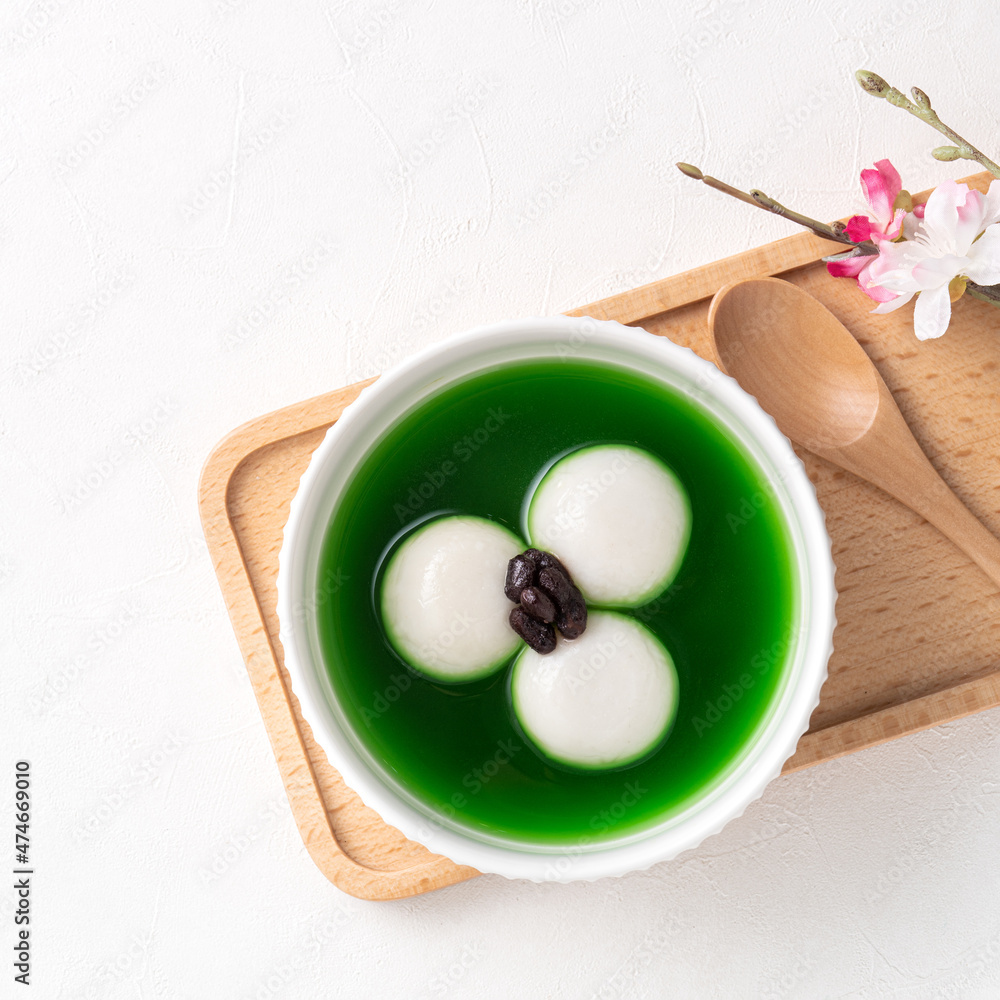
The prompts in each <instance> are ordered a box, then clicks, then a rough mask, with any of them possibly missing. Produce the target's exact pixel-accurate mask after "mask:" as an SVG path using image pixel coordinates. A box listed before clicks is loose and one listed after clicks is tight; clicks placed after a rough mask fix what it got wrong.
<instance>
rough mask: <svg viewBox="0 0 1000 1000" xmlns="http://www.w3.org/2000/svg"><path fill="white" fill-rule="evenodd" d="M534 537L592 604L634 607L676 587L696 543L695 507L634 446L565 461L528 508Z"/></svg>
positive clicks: (588, 451)
mask: <svg viewBox="0 0 1000 1000" xmlns="http://www.w3.org/2000/svg"><path fill="white" fill-rule="evenodd" d="M526 520H527V529H528V538H529V539H530V541H531V544H532V545H533V546H535V547H536V548H539V549H543V550H545V551H548V552H552V553H553V554H554V555H556V556H558V557H559V559H561V560H562V562H563V563H565V565H566V568H567V569H568V570H569V571H570V573H571V574H572V575H573V581H574V583H576V585H577V586H578V587H579V588H580V590H581V592H582V593H583V596H584V597H585V598H586V599H587V600H588V602H593V603H594V604H598V605H603V606H605V607H617V608H631V607H638V606H639V605H641V604H645V603H646V602H648V601H651V600H652V599H653V598H654V597H656V596H657V594H659V593H660V592H661V591H663V589H664V588H665V587H666V586H667V585H668V584H669V583H670V581H671V580H673V578H674V576H676V574H677V570H678V569H679V568H680V564H681V561H682V560H683V558H684V552H685V551H686V549H687V544H688V539H689V538H690V536H691V506H690V503H689V501H688V496H687V493H686V491H685V489H684V487H683V486H682V485H681V484H680V482H679V480H678V479H677V477H676V476H675V475H674V474H673V472H671V471H670V469H668V468H667V467H666V466H665V465H664V464H663V463H662V462H661V461H660V460H659V459H657V458H654V457H653V456H652V455H650V454H649V452H647V451H643V450H642V449H641V448H635V447H632V446H630V445H595V446H593V447H588V448H581V449H580V450H579V451H575V452H573V453H571V454H569V455H567V456H566V457H565V458H561V459H560V460H559V461H558V462H556V463H555V465H553V466H552V468H551V469H549V471H548V472H547V473H546V474H545V475H544V477H543V478H542V479H541V481H540V482H539V484H538V486H537V487H536V488H535V491H534V493H533V494H532V497H531V500H530V502H529V505H528V515H527V519H526Z"/></svg>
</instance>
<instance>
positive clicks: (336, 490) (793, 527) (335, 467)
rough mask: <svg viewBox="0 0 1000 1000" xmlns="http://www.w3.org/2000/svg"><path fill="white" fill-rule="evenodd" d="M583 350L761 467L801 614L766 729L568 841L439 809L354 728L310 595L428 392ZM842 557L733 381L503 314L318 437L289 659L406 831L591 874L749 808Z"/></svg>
mask: <svg viewBox="0 0 1000 1000" xmlns="http://www.w3.org/2000/svg"><path fill="white" fill-rule="evenodd" d="M552 357H555V358H559V357H574V358H579V359H586V360H591V361H597V362H602V361H603V362H611V363H613V364H615V365H616V366H619V367H621V366H625V367H628V368H632V369H635V370H637V371H639V372H641V373H642V374H643V375H645V376H646V377H647V378H654V379H656V380H658V381H660V382H662V383H664V384H666V385H668V386H670V387H672V388H673V389H675V390H677V391H680V392H682V393H685V394H686V395H687V396H688V397H689V398H691V399H692V400H693V401H694V402H695V403H696V404H697V405H699V406H701V407H702V408H703V410H705V411H706V412H707V413H708V414H710V416H711V417H712V418H713V419H714V420H715V422H716V423H717V424H719V425H722V426H724V427H725V428H726V430H727V431H728V432H729V434H730V436H731V437H732V438H734V439H735V440H737V441H738V442H739V443H740V445H741V446H742V448H743V449H744V451H745V453H746V454H747V455H749V456H750V457H751V458H752V459H753V460H755V461H756V463H757V464H758V465H759V466H760V468H761V469H762V470H763V471H764V473H765V475H766V477H767V480H768V483H769V486H770V489H771V490H772V491H773V497H774V499H775V500H776V501H777V503H778V504H779V505H780V508H781V510H782V511H783V513H784V517H785V520H786V522H787V524H788V526H789V529H790V535H791V540H792V545H793V549H794V556H795V559H796V562H797V568H798V577H799V580H800V589H799V594H798V597H799V601H798V605H799V620H798V622H797V623H796V627H795V628H794V629H793V637H792V643H793V649H792V651H791V656H790V660H789V664H790V665H789V668H788V669H787V670H786V672H785V680H784V683H783V686H782V687H781V688H780V690H779V691H777V692H776V693H775V695H774V701H773V703H772V709H771V712H770V714H769V716H767V718H766V721H765V723H764V725H763V727H762V729H761V730H760V732H759V733H758V736H757V738H756V740H755V741H754V742H753V743H752V744H751V745H750V747H749V748H748V749H746V750H745V751H744V753H743V754H742V756H741V757H739V758H738V759H737V761H736V762H735V763H734V764H733V765H732V766H731V769H730V771H729V772H728V773H726V774H724V776H723V777H722V779H721V780H720V781H718V782H717V783H716V784H715V785H713V786H712V787H710V789H708V790H707V791H705V792H704V793H702V794H701V795H700V797H698V798H697V799H696V800H695V801H694V802H692V803H691V804H690V805H689V806H688V807H686V808H685V809H684V810H683V811H682V812H680V813H677V814H675V815H673V816H671V817H669V818H668V819H666V820H664V822H663V823H662V824H660V825H658V826H654V827H652V828H650V829H647V830H644V831H641V832H633V833H631V834H629V835H625V836H622V837H621V838H619V839H617V840H615V839H612V840H602V841H600V842H584V841H581V842H580V843H579V844H577V845H574V846H572V847H565V846H563V847H554V846H552V845H530V844H525V843H523V842H512V841H504V840H502V839H496V838H489V837H487V836H485V835H479V834H475V833H473V832H471V831H469V830H468V829H463V828H462V826H461V824H460V823H459V822H458V821H457V818H454V817H446V816H443V815H440V814H435V813H434V812H432V811H430V810H429V808H428V807H426V806H424V805H422V803H420V802H419V801H418V800H417V798H416V797H415V796H413V795H412V794H410V792H409V791H408V790H407V789H406V788H405V787H402V786H401V785H400V784H399V783H398V782H397V781H396V780H395V779H394V778H393V777H392V776H390V775H389V774H388V773H386V772H385V771H384V770H383V768H382V767H381V765H380V763H379V761H378V760H376V759H374V758H373V757H372V756H371V755H370V753H369V752H368V751H367V750H366V748H365V747H364V746H363V745H362V743H361V742H360V740H358V739H357V738H356V737H355V736H354V734H353V733H352V731H351V728H350V726H349V724H348V722H347V719H346V717H345V715H344V713H343V712H342V711H341V709H340V707H339V706H338V704H337V699H336V696H335V694H334V691H333V687H332V685H331V683H330V681H329V678H328V676H327V673H326V670H325V668H324V666H323V657H322V654H321V651H320V645H319V637H318V632H317V627H316V611H317V607H318V606H320V605H321V604H322V602H323V601H325V600H326V599H335V595H332V596H331V595H325V594H317V593H316V580H317V577H318V563H319V554H320V546H321V541H322V539H323V535H324V533H325V531H326V528H327V525H328V523H329V520H330V516H331V514H332V511H333V509H334V505H335V504H336V502H337V499H338V497H339V496H340V494H341V493H342V491H343V490H344V489H345V487H346V485H347V483H348V481H349V479H350V477H351V474H352V471H353V470H354V469H355V468H356V467H357V466H358V464H359V463H360V462H361V461H362V459H363V458H364V456H365V455H366V454H367V453H368V451H369V449H370V448H371V447H372V446H373V445H374V444H375V442H376V441H377V440H378V439H379V437H380V436H381V434H382V433H383V432H384V431H385V430H386V429H387V428H388V427H389V426H391V425H392V424H394V423H395V422H396V421H397V420H398V419H399V418H400V417H401V416H403V415H404V414H405V413H407V412H408V411H410V410H411V409H412V408H413V407H414V406H415V405H416V404H417V403H418V402H419V401H421V400H422V399H424V398H425V397H426V396H428V395H429V394H431V393H435V392H438V391H440V390H441V389H443V388H444V387H446V386H447V385H449V384H451V383H453V382H455V381H457V380H461V379H464V378H466V377H468V376H469V375H471V374H473V373H475V372H478V371H481V370H483V369H485V368H492V367H495V366H496V365H499V364H504V363H510V362H516V361H522V360H526V359H537V358H552ZM833 572H834V570H833V561H832V558H831V555H830V540H829V537H828V535H827V533H826V527H825V522H824V517H823V514H822V511H821V510H820V507H819V505H818V503H817V502H816V494H815V492H814V490H813V487H812V484H811V483H810V481H809V479H808V477H807V476H806V474H805V471H804V469H803V467H802V464H801V462H800V461H799V460H798V458H797V457H796V455H795V452H794V451H793V450H792V447H791V445H790V444H789V443H788V440H787V439H786V438H785V437H784V435H782V434H781V432H780V431H779V430H778V429H777V427H776V426H775V424H774V421H773V420H772V419H771V417H770V416H768V415H767V414H766V413H765V412H764V411H763V410H762V409H761V408H760V407H759V406H758V405H757V402H756V400H755V399H754V398H753V397H752V396H750V395H748V394H747V393H745V392H744V391H743V390H742V389H741V388H740V387H739V386H738V385H737V384H736V382H734V381H733V380H732V379H731V378H729V377H728V376H726V375H723V374H722V373H721V372H720V371H719V369H718V368H716V367H715V366H714V365H711V364H709V363H708V362H707V361H704V360H702V359H701V358H699V357H698V356H697V355H696V354H694V353H693V352H692V351H689V350H688V349H687V348H683V347H678V346H677V345H676V344H673V343H671V342H670V341H668V340H665V339H663V338H661V337H655V336H653V335H651V334H648V333H646V332H645V331H643V330H637V329H634V328H632V327H626V326H621V325H620V324H618V323H613V322H608V321H600V320H594V319H589V318H586V317H583V318H570V317H564V316H559V317H555V318H548V319H526V320H519V321H516V322H508V323H500V324H497V325H495V326H489V327H485V328H482V329H479V330H474V331H472V332H471V333H466V334H463V335H461V336H458V337H453V338H451V339H449V340H446V341H444V342H442V343H440V344H436V345H434V346H433V347H430V348H427V349H426V350H424V351H422V352H420V353H419V354H417V355H415V356H414V357H412V358H410V359H409V360H408V361H406V362H405V363H403V364H401V365H399V366H398V367H397V368H394V369H393V370H392V371H391V372H389V373H387V374H385V375H383V376H382V377H381V378H380V379H379V380H378V381H377V382H376V383H374V385H372V386H370V387H369V388H367V389H365V390H364V392H362V394H361V395H360V396H359V397H358V399H357V401H356V402H354V403H352V404H351V406H349V407H348V408H347V409H346V410H345V411H344V414H343V416H342V417H341V418H340V420H338V421H337V423H336V424H334V425H333V427H332V428H331V429H330V431H329V432H328V433H327V435H326V438H325V439H324V441H323V443H322V444H321V445H320V446H319V448H317V449H316V452H315V453H314V455H313V457H312V460H311V461H310V464H309V467H308V468H307V470H306V472H305V474H304V475H303V477H302V481H301V483H300V485H299V489H298V492H297V493H296V495H295V498H294V500H293V501H292V505H291V511H290V513H289V518H288V523H287V525H286V527H285V536H284V543H283V545H282V549H281V556H280V566H279V572H278V615H279V619H280V622H281V641H282V644H283V646H284V651H285V664H286V666H287V668H288V671H289V674H290V675H291V680H292V687H293V689H294V691H295V694H296V695H297V696H298V698H299V701H300V703H301V706H302V712H303V714H304V716H305V718H306V719H307V720H308V722H309V724H310V725H311V726H312V730H313V734H314V736H315V737H316V740H317V741H318V742H319V744H320V746H322V748H323V750H324V751H325V752H326V754H327V756H328V757H329V759H330V762H331V763H332V764H333V766H334V767H336V768H337V769H338V770H339V771H340V772H341V774H342V775H343V777H344V780H345V781H346V782H347V784H348V785H349V786H350V787H351V788H353V789H354V790H355V791H356V792H357V793H358V795H360V797H361V799H362V800H363V801H364V802H365V804H366V805H368V806H370V807H371V808H373V809H374V810H375V811H376V812H378V813H379V814H380V815H381V816H382V818H383V819H384V820H386V822H388V823H391V824H392V825H393V826H395V827H397V828H398V829H399V830H401V831H402V832H403V833H404V834H405V835H406V836H407V837H409V838H411V839H412V840H415V841H418V842H419V843H422V844H424V845H425V846H427V847H428V848H430V850H432V851H433V852H435V853H437V854H443V855H445V856H446V857H448V858H451V859H452V860H453V861H455V862H457V863H458V864H463V865H471V866H472V867H474V868H477V869H479V871H483V872H495V873H497V874H500V875H505V876H507V877H509V878H527V879H532V880H535V881H542V880H556V881H563V882H568V881H573V880H575V879H587V880H592V879H596V878H602V877H605V876H609V875H621V874H624V873H625V872H629V871H634V870H636V869H642V868H647V867H649V866H650V865H652V864H654V863H656V862H657V861H664V860H666V859H668V858H672V857H674V856H676V855H677V854H679V853H680V852H681V851H685V850H687V849H689V848H692V847H695V846H697V845H698V844H699V843H701V841H702V840H703V839H704V838H705V837H706V836H708V835H709V834H712V833H715V832H717V831H718V830H720V829H721V828H722V827H723V826H724V825H725V824H726V823H727V822H728V821H729V820H731V819H733V818H734V817H736V816H739V815H740V814H741V813H742V812H743V811H744V810H745V809H746V807H747V806H748V805H749V804H750V803H751V802H752V801H753V800H754V799H756V798H758V797H759V796H760V795H761V793H762V792H763V790H764V787H765V785H767V783H768V782H769V781H771V779H772V778H775V777H776V776H777V775H778V774H779V773H780V771H781V766H782V764H783V763H784V761H785V760H786V759H787V758H788V757H790V756H791V755H792V753H793V752H794V750H795V745H796V743H797V742H798V740H799V737H800V736H801V735H802V734H803V733H804V732H805V731H806V729H807V728H808V725H809V717H810V715H811V714H812V711H813V709H814V708H815V707H816V704H817V703H818V701H819V693H820V688H821V687H822V685H823V681H824V680H825V679H826V670H827V660H828V659H829V656H830V653H831V651H832V637H833V628H834V624H835V619H834V605H835V602H836V591H835V589H834V582H833Z"/></svg>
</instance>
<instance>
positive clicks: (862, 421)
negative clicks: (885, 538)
mask: <svg viewBox="0 0 1000 1000" xmlns="http://www.w3.org/2000/svg"><path fill="white" fill-rule="evenodd" d="M708 325H709V329H710V331H711V334H712V337H713V340H714V343H715V353H716V357H717V359H718V362H719V367H720V368H722V370H723V371H725V372H726V373H727V374H729V375H732V377H733V378H735V379H736V381H737V382H739V384H740V385H741V386H742V387H743V388H744V389H745V390H746V391H747V392H749V393H750V394H751V395H753V396H755V397H756V398H757V402H758V403H760V405H761V406H762V407H763V408H764V409H765V410H766V411H767V412H768V413H770V414H771V416H772V417H774V420H775V423H777V425H778V427H779V428H780V429H781V431H782V432H783V433H784V434H785V435H786V436H787V437H788V438H790V439H791V440H792V441H795V442H797V443H798V444H801V445H803V446H804V447H806V448H808V449H809V450H810V451H812V452H814V453H815V454H817V455H819V456H820V457H821V458H825V459H827V460H828V461H830V462H833V463H834V464H836V465H839V466H841V467H842V468H845V469H847V470H848V471H850V472H853V473H855V474H856V475H858V476H860V477H861V478H862V479H867V480H868V481H869V482H871V483H874V484H875V485H876V486H879V487H881V488H882V489H883V490H885V491H886V492H887V493H889V494H891V495H892V496H894V497H895V498H896V499H897V500H900V501H901V502H902V503H904V504H906V506H908V507H909V508H911V509H912V510H914V511H916V512H917V513H918V514H920V515H921V516H922V517H924V518H925V519H926V520H928V521H930V522H931V524H933V525H935V527H937V528H938V529H939V530H940V531H942V532H943V533H944V534H945V535H947V537H948V538H950V539H951V540H952V541H953V542H954V543H955V544H956V545H957V546H958V547H959V548H960V549H962V551H963V552H965V553H966V555H968V556H969V557H970V558H971V559H972V560H973V561H974V562H975V563H976V564H977V565H978V566H979V567H980V568H981V569H982V570H983V571H984V572H985V573H986V574H987V576H989V577H990V579H991V580H992V581H993V582H994V583H995V584H997V586H1000V542H998V541H997V539H996V538H994V536H993V535H991V534H990V532H989V531H987V530H986V528H984V527H983V525H982V524H980V522H979V521H978V520H976V518H975V517H974V516H973V515H972V513H970V511H969V510H968V508H967V507H966V506H965V505H964V504H963V503H962V501H961V500H959V499H958V497H957V496H955V494H954V493H953V492H952V491H951V489H950V488H949V487H948V485H947V484H946V483H945V482H944V480H943V479H942V478H941V476H940V475H939V474H938V472H937V470H936V469H935V468H934V467H933V466H932V465H931V463H930V461H929V460H928V458H927V456H926V455H925V454H924V453H923V451H922V450H921V448H920V445H919V444H918V443H917V441H916V439H915V438H914V437H913V434H912V433H911V431H910V429H909V427H908V426H907V424H906V421H905V420H904V419H903V415H902V414H901V413H900V412H899V408H898V407H897V406H896V401H895V400H894V399H893V397H892V393H891V392H890V391H889V388H888V386H886V384H885V382H884V381H883V380H882V376H881V375H879V373H878V370H877V369H876V368H875V366H874V365H873V364H872V362H871V360H870V358H869V357H868V355H867V354H866V353H865V351H864V349H863V348H862V347H861V345H860V344H859V343H858V342H857V340H855V338H854V336H853V335H852V334H851V332H850V331H849V330H848V329H847V328H846V327H845V326H844V325H843V324H842V323H841V322H840V320H838V319H837V317H836V316H834V315H833V313H831V312H830V310H829V309H827V308H826V307H825V306H824V305H822V303H820V302H818V301H817V300H816V299H814V298H813V297H812V296H811V295H809V294H808V293H807V292H804V291H802V289H801V288H798V287H797V286H795V285H793V284H790V283H789V282H787V281H781V280H780V279H778V278H750V279H747V280H744V281H735V282H732V283H731V284H728V285H725V286H724V287H723V288H721V289H719V291H718V292H717V293H716V295H715V298H714V299H713V300H712V305H711V307H710V309H709V313H708Z"/></svg>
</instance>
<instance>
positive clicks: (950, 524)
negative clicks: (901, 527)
mask: <svg viewBox="0 0 1000 1000" xmlns="http://www.w3.org/2000/svg"><path fill="white" fill-rule="evenodd" d="M831 457H833V458H834V461H837V462H838V463H839V464H841V465H843V466H844V467H845V468H848V469H850V470H851V471H852V472H857V473H858V474H859V475H861V476H863V477H864V478H866V479H868V480H869V482H872V483H874V484H875V485H876V486H879V487H881V488H882V489H883V490H885V491H886V493H889V494H891V495H892V496H894V497H895V498H896V499H897V500H899V501H901V502H902V503H904V504H906V506H907V507H909V508H910V509H911V510H913V511H916V513H918V514H919V515H920V516H921V517H923V518H924V519H925V520H927V521H929V522H930V523H931V524H933V525H934V527H935V528H937V529H938V530H939V531H940V532H941V533H942V534H943V535H945V536H946V537H947V538H950V539H951V541H953V542H954V543H955V544H956V545H957V546H958V547H959V548H960V549H961V550H962V551H963V552H964V553H965V554H966V555H967V556H968V557H969V558H970V559H971V560H972V561H973V562H974V563H975V564H976V565H977V566H978V567H979V568H980V569H981V570H982V571H983V572H984V573H985V574H986V575H987V576H988V577H989V578H990V579H991V580H992V581H993V582H994V583H995V584H996V585H997V587H1000V540H998V539H997V538H996V537H995V536H994V535H993V534H991V533H990V532H989V531H988V530H987V529H986V528H985V527H984V526H983V524H982V522H981V521H979V520H978V518H977V517H976V516H975V515H974V514H973V513H972V511H970V510H969V508H968V507H966V506H965V504H964V503H963V502H962V501H961V500H960V499H959V498H958V497H957V496H956V495H955V494H954V493H953V492H952V489H951V487H950V486H949V485H948V484H947V483H946V482H945V481H944V480H943V479H942V478H941V474H940V473H939V472H938V471H937V469H935V468H934V466H933V465H931V461H930V459H929V458H928V457H927V455H926V454H925V453H924V450H923V448H921V447H920V444H919V443H918V441H917V439H916V438H915V437H914V436H913V432H912V431H911V430H910V428H909V426H908V425H907V423H906V421H905V419H904V418H903V415H902V413H900V412H899V408H898V407H897V406H896V404H895V401H894V400H893V398H892V393H891V392H889V389H888V387H887V386H886V385H885V383H884V382H882V380H881V379H879V408H878V415H877V417H876V419H875V421H874V422H873V424H872V426H871V428H870V430H869V432H868V433H867V434H865V435H864V436H863V437H862V438H861V439H859V440H858V441H857V442H855V443H854V444H853V445H849V446H848V447H847V448H845V449H843V450H835V452H834V454H833V455H831Z"/></svg>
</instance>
